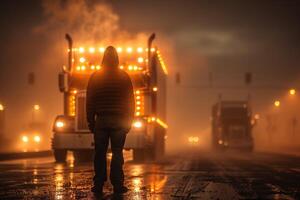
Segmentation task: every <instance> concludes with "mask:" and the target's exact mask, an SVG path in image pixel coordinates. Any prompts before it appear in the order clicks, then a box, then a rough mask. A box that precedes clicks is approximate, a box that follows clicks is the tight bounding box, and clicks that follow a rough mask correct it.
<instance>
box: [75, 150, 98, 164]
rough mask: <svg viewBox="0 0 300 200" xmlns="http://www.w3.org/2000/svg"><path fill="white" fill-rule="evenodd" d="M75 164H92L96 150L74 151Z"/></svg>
mask: <svg viewBox="0 0 300 200" xmlns="http://www.w3.org/2000/svg"><path fill="white" fill-rule="evenodd" d="M73 156H74V158H75V162H77V163H78V162H91V161H93V159H94V150H89V149H87V150H74V151H73Z"/></svg>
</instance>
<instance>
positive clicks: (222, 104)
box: [211, 101, 255, 151]
mask: <svg viewBox="0 0 300 200" xmlns="http://www.w3.org/2000/svg"><path fill="white" fill-rule="evenodd" d="M254 124H255V123H254V121H253V120H252V115H251V109H250V105H249V103H248V102H247V101H219V102H218V103H216V104H215V105H213V107H212V124H211V125H212V146H213V149H215V150H219V151H220V150H225V149H239V150H245V151H252V150H253V147H254V144H253V138H252V127H253V125H254Z"/></svg>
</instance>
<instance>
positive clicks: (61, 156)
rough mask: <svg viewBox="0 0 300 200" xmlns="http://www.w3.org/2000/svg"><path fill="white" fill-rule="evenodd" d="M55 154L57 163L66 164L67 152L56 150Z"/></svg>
mask: <svg viewBox="0 0 300 200" xmlns="http://www.w3.org/2000/svg"><path fill="white" fill-rule="evenodd" d="M53 154H54V158H55V162H66V158H67V150H64V149H54V150H53Z"/></svg>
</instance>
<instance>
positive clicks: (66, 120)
mask: <svg viewBox="0 0 300 200" xmlns="http://www.w3.org/2000/svg"><path fill="white" fill-rule="evenodd" d="M74 129H75V119H74V117H71V116H64V115H59V116H57V117H56V119H55V121H54V124H53V131H54V132H73V131H74Z"/></svg>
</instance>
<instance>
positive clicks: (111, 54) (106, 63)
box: [102, 46, 119, 69]
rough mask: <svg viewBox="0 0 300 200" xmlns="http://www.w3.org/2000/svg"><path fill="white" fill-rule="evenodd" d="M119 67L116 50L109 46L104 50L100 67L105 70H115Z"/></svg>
mask: <svg viewBox="0 0 300 200" xmlns="http://www.w3.org/2000/svg"><path fill="white" fill-rule="evenodd" d="M118 66H119V57H118V53H117V51H116V49H115V48H114V47H113V46H109V47H107V48H106V49H105V52H104V55H103V59H102V67H103V68H106V69H116V68H118Z"/></svg>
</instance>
